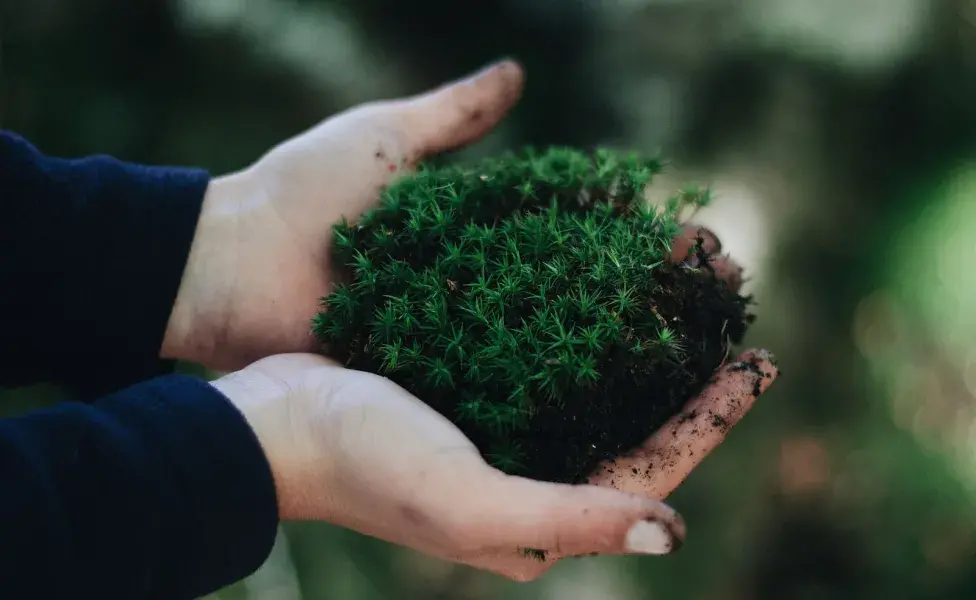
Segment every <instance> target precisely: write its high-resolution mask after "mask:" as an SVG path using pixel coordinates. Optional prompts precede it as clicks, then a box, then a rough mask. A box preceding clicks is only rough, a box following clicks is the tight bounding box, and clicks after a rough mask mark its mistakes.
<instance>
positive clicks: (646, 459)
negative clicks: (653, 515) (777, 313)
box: [589, 350, 779, 499]
mask: <svg viewBox="0 0 976 600" xmlns="http://www.w3.org/2000/svg"><path fill="white" fill-rule="evenodd" d="M778 375H779V369H778V368H777V366H776V363H775V358H773V356H772V355H771V354H770V353H769V352H766V351H764V350H759V351H753V350H750V351H749V352H746V353H744V354H742V355H741V356H739V358H738V360H737V361H736V362H733V363H730V364H727V365H725V366H724V367H722V368H721V369H720V370H719V371H718V373H716V377H715V379H714V380H713V381H712V383H711V384H709V386H708V387H707V388H706V389H705V390H704V391H703V392H702V393H701V394H700V395H699V396H698V397H697V398H696V399H694V400H692V401H691V402H689V403H688V405H687V406H686V407H685V408H684V410H683V411H682V413H681V414H679V415H677V416H676V417H674V418H673V419H671V420H670V421H669V422H668V423H667V424H665V425H664V426H663V427H661V428H660V429H658V430H657V432H655V433H654V435H652V436H651V437H650V439H648V440H647V442H646V443H645V444H644V445H643V446H642V447H641V448H640V449H638V450H637V451H635V452H634V453H632V454H630V455H628V456H625V457H621V458H618V459H617V460H616V461H614V462H613V464H612V465H605V466H604V467H602V468H600V469H598V471H597V473H595V474H594V476H593V477H591V478H590V480H589V483H591V484H594V485H598V486H607V487H611V488H615V489H618V490H621V491H625V492H630V493H634V494H641V495H643V496H646V497H648V498H654V499H664V498H666V497H667V496H668V495H669V494H670V493H671V492H672V491H674V489H675V488H676V487H678V485H679V484H680V483H681V482H682V481H684V479H685V478H686V477H687V476H688V475H689V474H690V473H691V472H692V471H693V470H694V469H695V467H697V466H698V465H699V464H700V463H701V461H702V460H704V458H705V457H706V456H708V454H709V453H710V452H711V451H712V450H714V449H715V448H716V447H717V446H718V445H719V444H721V443H722V442H723V441H724V440H725V437H726V436H727V435H728V434H729V431H730V430H731V429H732V427H734V426H735V425H736V424H737V423H738V422H739V421H740V420H741V419H742V417H743V416H745V414H746V413H747V412H749V409H751V408H752V406H753V404H754V403H755V401H756V398H758V397H759V396H760V395H761V394H762V393H763V392H765V391H766V389H767V388H768V387H769V386H770V385H771V384H772V382H773V381H774V380H775V379H776V377H777V376H778Z"/></svg>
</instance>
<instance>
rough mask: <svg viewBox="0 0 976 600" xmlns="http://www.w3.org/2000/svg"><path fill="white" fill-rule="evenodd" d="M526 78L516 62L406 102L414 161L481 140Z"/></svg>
mask: <svg viewBox="0 0 976 600" xmlns="http://www.w3.org/2000/svg"><path fill="white" fill-rule="evenodd" d="M524 81H525V74H524V71H523V69H522V66H521V65H519V64H518V63H517V62H515V61H512V60H504V61H501V62H498V63H495V64H493V65H491V66H489V67H487V68H485V69H483V70H481V71H479V72H478V73H475V74H474V75H471V76H469V77H467V78H465V79H462V80H460V81H456V82H453V83H449V84H447V85H444V86H442V87H440V88H438V89H436V90H433V91H431V92H427V93H426V94H422V95H420V96H416V97H414V98H410V99H408V100H406V101H404V102H403V104H402V106H401V109H402V111H403V112H402V114H403V118H404V132H405V134H406V137H407V140H408V145H409V146H410V148H411V149H413V152H412V153H411V155H412V159H413V161H416V160H419V159H421V158H423V157H425V156H429V155H432V154H437V153H438V152H444V151H447V150H452V149H455V148H458V147H461V146H464V145H466V144H470V143H472V142H475V141H477V140H478V139H480V138H482V137H483V136H484V135H485V134H487V133H488V132H489V131H491V129H492V128H494V127H495V126H496V125H497V124H498V122H499V121H501V120H502V118H503V117H504V116H505V115H506V114H507V113H508V111H509V110H511V108H512V107H513V106H514V105H515V103H516V102H518V100H519V98H520V97H521V95H522V88H523V85H524Z"/></svg>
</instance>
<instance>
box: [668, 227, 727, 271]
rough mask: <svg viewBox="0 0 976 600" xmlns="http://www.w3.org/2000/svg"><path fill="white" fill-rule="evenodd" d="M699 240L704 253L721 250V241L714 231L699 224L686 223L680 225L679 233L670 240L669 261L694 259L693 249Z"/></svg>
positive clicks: (713, 252)
mask: <svg viewBox="0 0 976 600" xmlns="http://www.w3.org/2000/svg"><path fill="white" fill-rule="evenodd" d="M699 240H700V241H701V244H702V250H703V251H704V252H705V254H706V255H710V254H717V253H718V252H721V251H722V242H721V241H720V240H719V239H718V236H717V235H715V232H713V231H712V230H711V229H708V228H707V227H702V226H701V225H694V224H688V225H685V226H684V227H682V229H681V233H680V234H679V235H678V237H676V238H674V240H673V241H672V242H671V254H670V259H671V261H672V262H679V263H680V262H684V261H686V260H689V259H694V258H695V256H694V252H693V251H694V250H695V247H696V245H697V244H698V243H699Z"/></svg>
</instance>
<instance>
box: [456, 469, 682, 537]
mask: <svg viewBox="0 0 976 600" xmlns="http://www.w3.org/2000/svg"><path fill="white" fill-rule="evenodd" d="M476 495H477V497H478V498H479V500H476V501H472V502H470V503H469V504H468V507H467V510H466V511H465V512H467V513H468V514H467V516H466V520H465V522H466V523H467V525H466V526H465V531H464V536H463V537H464V538H466V539H471V540H478V541H479V542H480V543H479V545H480V547H481V548H482V549H484V550H504V551H508V550H509V549H511V550H516V549H518V548H533V549H538V550H543V551H546V552H552V553H555V554H556V555H560V556H561V555H576V554H589V553H600V554H658V555H660V554H670V553H671V552H674V551H675V550H677V549H678V548H679V547H680V546H681V543H682V541H683V540H684V536H685V525H684V522H683V521H682V519H681V517H680V516H679V515H678V514H677V513H676V512H675V511H674V510H673V509H672V508H670V507H669V506H667V505H665V504H663V503H661V502H659V501H656V500H651V499H648V498H645V497H641V496H638V495H634V494H627V493H622V492H619V491H616V490H611V489H606V488H597V487H593V486H588V485H576V486H572V485H563V484H555V483H548V482H541V481H534V480H531V479H525V478H521V477H511V476H506V477H498V478H495V485H494V486H493V488H492V487H488V486H486V487H483V488H481V489H479V490H478V493H477V494H476ZM499 498H501V499H504V501H503V502H498V499H499ZM486 515H491V517H490V518H488V519H486V518H485V516H486Z"/></svg>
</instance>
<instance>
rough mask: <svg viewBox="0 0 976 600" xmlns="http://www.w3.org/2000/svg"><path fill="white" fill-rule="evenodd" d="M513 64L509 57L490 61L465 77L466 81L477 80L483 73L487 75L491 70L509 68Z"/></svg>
mask: <svg viewBox="0 0 976 600" xmlns="http://www.w3.org/2000/svg"><path fill="white" fill-rule="evenodd" d="M514 65H515V61H513V60H512V59H510V58H503V59H501V60H497V61H495V62H493V63H491V64H489V65H486V66H484V67H482V68H481V69H479V70H478V71H476V72H474V73H472V74H471V75H469V76H468V77H467V80H468V81H477V80H478V79H481V78H482V77H484V76H485V75H488V74H489V73H491V72H492V71H497V70H500V69H506V68H510V67H513V66H514Z"/></svg>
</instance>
